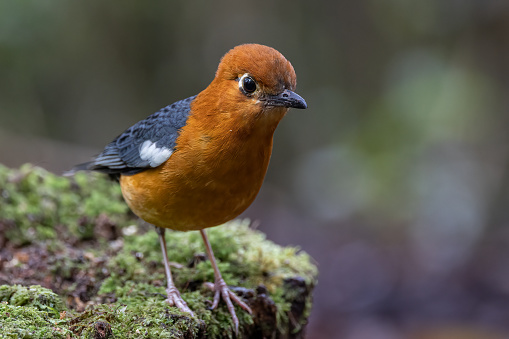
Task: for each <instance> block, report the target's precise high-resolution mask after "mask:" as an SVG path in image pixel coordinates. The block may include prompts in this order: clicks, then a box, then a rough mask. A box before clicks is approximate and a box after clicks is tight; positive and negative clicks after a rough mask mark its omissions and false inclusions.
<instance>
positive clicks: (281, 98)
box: [264, 89, 308, 109]
mask: <svg viewBox="0 0 509 339" xmlns="http://www.w3.org/2000/svg"><path fill="white" fill-rule="evenodd" d="M264 101H265V102H266V104H267V105H268V106H282V107H293V108H302V109H304V108H308V105H307V104H306V100H304V98H302V97H301V96H300V95H298V94H297V93H295V92H292V91H290V90H289V89H285V90H284V91H283V92H281V93H279V94H278V95H268V96H267V97H266V98H265V100H264Z"/></svg>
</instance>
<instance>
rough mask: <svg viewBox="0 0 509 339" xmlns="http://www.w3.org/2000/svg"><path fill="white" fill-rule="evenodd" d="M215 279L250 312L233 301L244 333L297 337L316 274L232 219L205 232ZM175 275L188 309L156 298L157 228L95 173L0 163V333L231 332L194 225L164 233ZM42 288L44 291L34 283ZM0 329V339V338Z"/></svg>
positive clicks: (159, 289)
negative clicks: (215, 303) (215, 304)
mask: <svg viewBox="0 0 509 339" xmlns="http://www.w3.org/2000/svg"><path fill="white" fill-rule="evenodd" d="M208 233H209V238H210V241H211V244H212V247H213V248H214V252H215V254H216V257H217V259H218V260H219V261H220V263H219V267H220V269H221V272H222V273H223V277H224V278H225V280H226V281H227V282H228V283H229V284H230V285H232V286H236V287H235V288H234V290H235V292H236V293H237V294H239V295H241V296H242V297H243V298H244V300H246V302H247V303H248V304H249V305H250V306H251V308H252V309H253V315H252V316H250V315H249V314H247V313H246V312H244V311H242V310H241V309H240V308H237V314H238V316H239V320H240V332H241V333H240V334H241V336H242V337H246V338H247V337H253V338H273V337H283V338H286V337H288V338H292V337H302V336H303V333H304V332H303V331H304V328H305V325H306V323H307V317H308V315H309V312H310V309H311V292H312V289H313V287H314V285H315V283H316V276H317V270H316V267H315V266H314V265H313V264H312V263H311V259H310V258H309V256H308V255H307V254H305V253H303V252H301V251H299V250H298V249H297V248H292V247H286V248H283V247H280V246H277V245H275V244H274V243H272V242H270V241H268V240H266V239H265V237H264V235H263V234H262V233H260V232H257V231H254V230H252V229H251V228H249V222H248V221H234V222H230V223H228V224H226V225H223V226H220V227H216V228H213V229H210V230H209V231H208ZM167 240H168V255H169V258H170V260H171V261H172V262H173V266H174V267H173V268H172V271H173V274H174V278H175V283H176V285H177V287H178V288H179V289H180V291H181V293H182V297H183V298H184V299H185V300H186V302H187V303H188V305H189V306H190V307H191V309H193V311H194V312H195V314H196V317H194V318H192V317H189V315H188V314H186V313H182V312H180V311H179V310H177V309H176V308H174V307H169V306H168V304H167V303H166V302H165V301H164V300H165V289H164V285H165V277H164V270H163V267H162V264H161V253H160V249H159V243H158V239H157V234H156V232H154V231H153V230H152V227H151V226H149V225H146V224H144V223H143V222H141V221H139V220H138V219H137V218H136V217H135V216H133V215H132V214H131V213H130V212H129V211H128V208H127V206H126V205H125V204H124V202H123V200H122V198H121V194H120V190H119V188H118V185H116V184H115V183H113V182H110V181H109V180H108V179H106V178H105V177H103V176H101V175H95V174H90V173H79V174H77V175H76V176H75V177H73V178H66V177H61V176H56V175H53V174H51V173H48V172H46V171H45V170H43V169H41V168H37V167H33V166H30V165H25V166H22V167H21V168H20V169H15V170H11V169H7V168H6V167H3V166H1V165H0V285H2V286H0V333H1V334H0V338H3V337H5V338H10V337H24V338H117V339H120V338H232V337H234V334H233V331H232V323H231V318H230V316H229V314H228V312H227V310H226V307H225V306H224V304H222V303H221V304H220V307H219V308H218V309H216V310H210V309H209V306H210V305H211V299H212V293H211V292H210V291H208V290H207V289H205V288H204V287H203V282H205V281H213V279H214V276H213V271H212V268H211V266H210V263H209V262H208V260H207V259H206V256H205V255H204V247H203V244H202V242H201V239H200V237H199V234H198V232H187V233H181V232H169V233H167ZM41 286H42V287H41ZM2 336H3V337H2Z"/></svg>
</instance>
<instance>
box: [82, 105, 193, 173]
mask: <svg viewBox="0 0 509 339" xmlns="http://www.w3.org/2000/svg"><path fill="white" fill-rule="evenodd" d="M194 98H195V96H192V97H189V98H187V99H184V100H181V101H177V102H176V103H174V104H172V105H169V106H166V107H164V108H163V109H161V110H160V111H158V112H156V113H154V114H152V115H150V116H149V117H148V118H146V119H144V120H141V121H139V122H138V123H136V124H134V125H133V126H131V127H130V128H128V129H127V130H126V131H125V132H124V133H122V134H120V135H119V136H118V137H117V138H116V139H115V140H113V141H112V142H111V143H110V144H109V145H107V146H106V147H105V148H104V150H103V151H102V152H101V153H100V154H99V155H98V156H97V157H96V158H95V159H94V160H93V161H91V162H89V163H86V164H83V165H81V168H80V166H78V167H77V169H88V170H95V171H100V172H105V173H108V174H112V175H118V174H123V175H132V174H136V173H139V172H142V171H144V170H146V169H149V168H154V167H157V166H159V165H161V164H162V163H164V162H165V161H166V160H168V159H169V158H170V156H171V154H172V153H173V151H174V149H175V143H176V140H177V137H178V135H179V132H180V129H181V128H182V127H184V126H185V124H186V121H187V118H188V116H189V112H190V110H191V108H190V105H191V102H192V101H193V99H194Z"/></svg>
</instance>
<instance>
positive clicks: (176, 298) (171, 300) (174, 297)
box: [156, 227, 194, 317]
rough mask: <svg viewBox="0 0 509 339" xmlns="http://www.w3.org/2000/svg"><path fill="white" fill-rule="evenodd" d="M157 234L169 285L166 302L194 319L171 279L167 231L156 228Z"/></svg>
mask: <svg viewBox="0 0 509 339" xmlns="http://www.w3.org/2000/svg"><path fill="white" fill-rule="evenodd" d="M156 231H157V234H159V243H160V244H161V250H162V252H163V263H164V270H165V272H166V281H167V283H168V285H167V287H166V295H167V296H168V297H167V299H166V301H167V302H168V304H170V306H175V307H177V308H178V309H179V310H181V311H182V312H187V313H189V314H190V315H191V316H193V317H194V313H193V311H191V309H190V308H189V307H188V306H187V304H186V302H185V301H184V299H182V297H181V296H180V293H179V291H178V290H177V288H176V287H175V284H174V283H173V278H172V277H171V271H170V264H169V263H168V253H167V252H166V238H165V237H164V233H165V231H166V230H165V229H164V228H160V227H156Z"/></svg>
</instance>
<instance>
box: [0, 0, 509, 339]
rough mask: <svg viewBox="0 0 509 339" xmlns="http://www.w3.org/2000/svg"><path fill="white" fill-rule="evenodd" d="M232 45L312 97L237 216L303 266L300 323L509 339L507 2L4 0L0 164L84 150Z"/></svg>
mask: <svg viewBox="0 0 509 339" xmlns="http://www.w3.org/2000/svg"><path fill="white" fill-rule="evenodd" d="M246 42H256V43H262V44H266V45H269V46H272V47H274V48H276V49H278V50H279V51H281V52H282V53H283V54H284V55H285V56H286V57H287V58H288V59H289V60H290V61H291V62H292V64H293V65H294V67H295V69H296V72H297V75H298V88H297V89H298V90H297V92H298V93H299V94H301V95H302V96H303V97H304V98H305V99H306V100H307V102H308V105H309V108H308V109H307V110H305V111H299V110H292V111H291V112H290V113H289V114H288V115H287V117H286V118H285V119H284V120H283V122H282V123H281V124H280V126H279V128H278V130H277V132H276V136H275V143H274V145H275V148H274V153H273V158H272V162H271V166H270V168H269V173H268V175H267V178H266V181H265V184H264V186H263V188H262V190H261V192H260V194H259V196H258V198H257V200H256V202H255V203H254V204H253V206H252V207H250V208H249V209H248V210H247V211H246V212H245V213H244V216H246V217H249V218H251V219H252V220H254V221H256V223H257V225H258V228H259V229H260V230H262V231H264V232H266V233H267V235H268V237H269V238H270V239H272V240H273V241H275V242H277V243H279V244H282V245H297V246H300V247H301V248H302V249H303V250H305V251H307V252H308V253H310V254H311V255H312V256H313V257H314V259H315V260H316V262H317V263H318V265H319V269H320V278H319V284H318V286H317V288H316V291H315V294H314V296H315V304H314V309H313V312H312V315H311V320H310V324H309V327H308V332H307V333H308V337H309V338H347V339H370V338H374V339H378V338H381V339H393V338H394V339H396V338H507V337H509V212H508V207H509V114H508V110H509V96H508V91H509V2H508V1H505V0H426V1H418V0H385V1H377V0H343V1H322V0H315V1H289V0H286V1H279V2H270V1H265V0H262V1H251V2H242V1H236V2H232V1H222V0H221V1H187V2H184V1H181V2H171V1H150V2H149V1H99V0H92V1H90V0H89V1H63V0H55V1H49V0H48V1H46V0H33V1H7V0H5V1H4V0H0V162H1V163H3V164H6V165H9V166H18V165H20V164H22V163H25V162H32V163H35V164H37V165H40V166H43V167H45V168H47V169H50V170H52V171H54V172H57V173H60V172H62V171H64V170H66V169H69V168H70V167H71V166H72V165H73V164H75V163H79V162H83V161H86V160H88V159H89V157H90V156H91V155H93V154H96V153H98V152H100V151H101V149H102V147H103V146H104V145H106V144H107V143H108V142H110V141H111V140H112V138H113V137H115V136H116V135H117V134H119V133H120V132H122V131H123V130H124V129H125V128H127V127H129V126H130V125H131V124H133V123H135V122H136V121H138V120H140V119H142V118H145V117H146V116H147V115H149V114H151V113H153V112H155V111H157V110H158V109H159V108H161V107H163V106H166V105H167V104H170V103H172V102H174V101H176V100H178V99H182V98H186V97H188V96H190V95H193V94H196V93H197V92H199V91H200V90H201V89H203V88H205V87H206V86H207V85H208V83H209V82H210V81H211V80H212V78H213V75H214V72H215V70H216V67H217V64H218V61H219V59H220V57H221V56H222V55H223V54H224V53H225V52H226V51H228V50H229V49H230V48H232V47H234V46H235V45H238V44H241V43H246ZM232 236H234V235H232Z"/></svg>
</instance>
